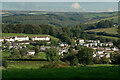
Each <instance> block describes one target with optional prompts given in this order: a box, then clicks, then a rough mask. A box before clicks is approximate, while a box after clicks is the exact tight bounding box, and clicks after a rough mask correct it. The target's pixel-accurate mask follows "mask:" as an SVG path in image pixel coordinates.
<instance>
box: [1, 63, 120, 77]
mask: <svg viewBox="0 0 120 80" xmlns="http://www.w3.org/2000/svg"><path fill="white" fill-rule="evenodd" d="M8 78H28V79H30V78H84V79H88V78H92V79H96V78H101V79H119V78H120V76H119V66H109V65H108V66H107V65H105V66H103V65H97V66H85V67H67V68H38V69H7V70H3V79H8Z"/></svg>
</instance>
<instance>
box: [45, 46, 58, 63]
mask: <svg viewBox="0 0 120 80" xmlns="http://www.w3.org/2000/svg"><path fill="white" fill-rule="evenodd" d="M46 54H47V59H48V60H49V61H59V60H60V56H59V54H58V50H57V49H56V48H50V49H47V50H46Z"/></svg>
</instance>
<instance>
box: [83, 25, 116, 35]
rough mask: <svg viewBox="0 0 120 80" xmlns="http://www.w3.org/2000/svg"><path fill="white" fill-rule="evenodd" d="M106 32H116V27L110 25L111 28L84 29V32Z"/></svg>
mask: <svg viewBox="0 0 120 80" xmlns="http://www.w3.org/2000/svg"><path fill="white" fill-rule="evenodd" d="M90 31H92V32H106V33H109V34H118V32H117V28H116V27H112V28H102V29H92V30H86V31H85V32H90Z"/></svg>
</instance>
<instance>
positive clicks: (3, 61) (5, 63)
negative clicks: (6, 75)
mask: <svg viewBox="0 0 120 80" xmlns="http://www.w3.org/2000/svg"><path fill="white" fill-rule="evenodd" d="M2 66H3V67H5V68H7V67H8V63H7V59H5V58H3V59H2Z"/></svg>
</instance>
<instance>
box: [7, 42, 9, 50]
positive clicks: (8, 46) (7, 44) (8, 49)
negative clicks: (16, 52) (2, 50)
mask: <svg viewBox="0 0 120 80" xmlns="http://www.w3.org/2000/svg"><path fill="white" fill-rule="evenodd" d="M6 45H7V48H6V49H7V50H9V49H10V43H9V42H7V43H6Z"/></svg>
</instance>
